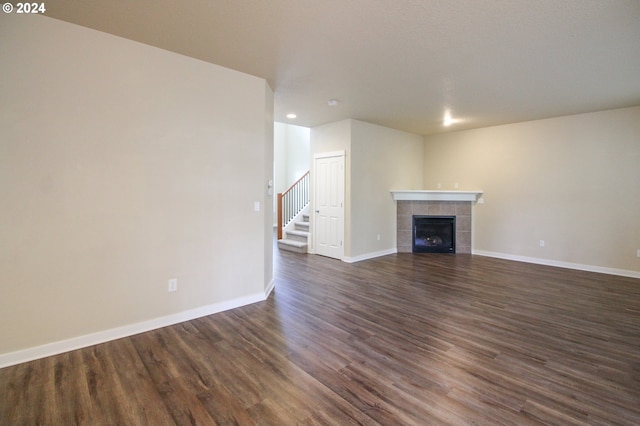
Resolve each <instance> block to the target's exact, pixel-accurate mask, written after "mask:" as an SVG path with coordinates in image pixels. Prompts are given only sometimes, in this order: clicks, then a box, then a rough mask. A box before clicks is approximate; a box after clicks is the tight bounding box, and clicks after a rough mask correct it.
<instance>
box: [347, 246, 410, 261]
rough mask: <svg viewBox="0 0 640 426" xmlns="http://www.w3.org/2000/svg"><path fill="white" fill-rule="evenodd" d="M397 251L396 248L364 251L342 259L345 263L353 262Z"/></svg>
mask: <svg viewBox="0 0 640 426" xmlns="http://www.w3.org/2000/svg"><path fill="white" fill-rule="evenodd" d="M397 252H398V249H397V248H392V249H387V250H382V251H375V252H371V253H365V254H361V255H359V256H354V257H343V258H342V261H343V262H346V263H355V262H361V261H363V260H367V259H373V258H375V257H380V256H387V255H390V254H396V253H397Z"/></svg>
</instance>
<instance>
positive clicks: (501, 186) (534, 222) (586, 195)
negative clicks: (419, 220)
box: [424, 107, 640, 274]
mask: <svg viewBox="0 0 640 426" xmlns="http://www.w3.org/2000/svg"><path fill="white" fill-rule="evenodd" d="M424 175H425V179H424V186H425V188H435V187H436V185H437V183H441V184H442V185H443V189H453V185H454V183H455V182H458V183H459V185H460V189H483V190H484V192H485V195H484V198H485V200H486V204H479V205H476V206H475V208H474V223H473V250H474V252H476V253H485V254H491V255H498V256H503V257H512V258H523V259H525V260H527V259H533V260H535V259H538V260H548V261H553V262H561V263H562V262H563V263H565V264H575V265H577V266H581V265H582V266H586V267H587V269H588V268H589V267H596V268H600V269H601V270H603V271H607V268H608V269H610V270H611V272H616V273H620V272H621V273H623V274H624V273H625V271H635V272H636V273H637V272H638V271H640V258H638V257H636V250H637V249H640V222H638V218H640V107H635V108H626V109H618V110H611V111H603V112H596V113H590V114H581V115H573V116H566V117H558V118H552V119H547V120H538V121H531V122H525V123H517V124H510V125H505V126H497V127H490V128H484V129H478V130H470V131H462V132H452V133H445V134H440V135H435V136H430V137H427V138H426V142H425V157H424ZM540 240H544V241H545V247H540V243H539V242H540ZM569 266H571V265H569Z"/></svg>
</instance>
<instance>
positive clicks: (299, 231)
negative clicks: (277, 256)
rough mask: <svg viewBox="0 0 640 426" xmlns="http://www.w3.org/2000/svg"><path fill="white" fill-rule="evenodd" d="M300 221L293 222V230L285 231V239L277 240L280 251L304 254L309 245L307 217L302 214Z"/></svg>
mask: <svg viewBox="0 0 640 426" xmlns="http://www.w3.org/2000/svg"><path fill="white" fill-rule="evenodd" d="M301 218H302V219H301V220H299V221H296V222H294V229H292V230H289V231H285V237H284V238H282V239H281V240H278V248H279V249H280V250H287V251H293V252H296V253H306V252H307V246H308V243H309V215H308V214H303V215H302V216H301Z"/></svg>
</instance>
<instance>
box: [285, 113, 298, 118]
mask: <svg viewBox="0 0 640 426" xmlns="http://www.w3.org/2000/svg"><path fill="white" fill-rule="evenodd" d="M296 117H297V115H295V114H287V118H296Z"/></svg>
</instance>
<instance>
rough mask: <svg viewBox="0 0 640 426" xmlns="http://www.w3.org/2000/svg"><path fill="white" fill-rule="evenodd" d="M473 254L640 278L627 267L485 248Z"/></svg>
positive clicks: (636, 272) (474, 251) (637, 272)
mask: <svg viewBox="0 0 640 426" xmlns="http://www.w3.org/2000/svg"><path fill="white" fill-rule="evenodd" d="M472 254H475V255H478V256H487V257H496V258H498V259H506V260H515V261H518V262H526V263H536V264H538V265H546V266H557V267H559V268H567V269H577V270H579V271H588V272H598V273H601V274H609V275H619V276H622V277H630V278H640V272H639V271H627V270H626V269H616V268H605V267H603V266H593V265H584V264H581V263H571V262H562V261H559V260H550V259H540V258H537V257H527V256H517V255H513V254H506V253H496V252H492V251H485V250H473V251H472Z"/></svg>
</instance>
